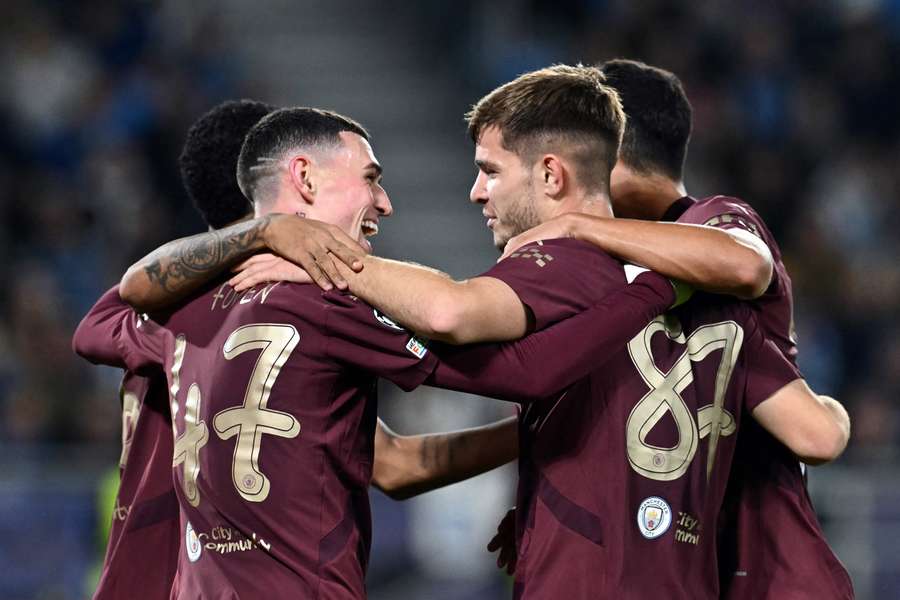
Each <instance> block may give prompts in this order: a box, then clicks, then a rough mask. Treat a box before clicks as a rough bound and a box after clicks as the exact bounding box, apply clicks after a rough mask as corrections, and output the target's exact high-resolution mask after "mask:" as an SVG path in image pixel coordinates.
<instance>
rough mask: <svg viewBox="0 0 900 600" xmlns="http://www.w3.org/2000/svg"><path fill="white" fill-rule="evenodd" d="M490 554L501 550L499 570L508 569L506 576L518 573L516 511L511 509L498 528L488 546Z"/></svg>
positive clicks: (498, 559) (498, 558) (498, 561)
mask: <svg viewBox="0 0 900 600" xmlns="http://www.w3.org/2000/svg"><path fill="white" fill-rule="evenodd" d="M487 549H488V552H494V551H496V550H500V554H499V555H498V556H497V568H498V569H502V568H503V567H506V574H507V575H512V574H513V573H515V572H516V559H517V555H516V509H515V507H513V508H511V509H509V510H508V511H507V512H506V515H505V516H504V517H503V520H501V521H500V525H498V526H497V535H495V536H494V537H493V538H492V539H491V541H490V542H488V545H487Z"/></svg>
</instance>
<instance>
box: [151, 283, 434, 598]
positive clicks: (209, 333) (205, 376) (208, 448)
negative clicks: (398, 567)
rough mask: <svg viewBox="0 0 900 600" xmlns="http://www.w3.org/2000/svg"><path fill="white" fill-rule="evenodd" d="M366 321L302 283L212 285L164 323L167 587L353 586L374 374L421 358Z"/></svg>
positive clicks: (365, 312) (426, 356) (313, 590)
mask: <svg viewBox="0 0 900 600" xmlns="http://www.w3.org/2000/svg"><path fill="white" fill-rule="evenodd" d="M377 317H378V315H376V314H374V313H373V311H372V309H371V308H370V307H368V306H367V305H365V304H363V303H362V302H360V301H358V300H356V299H355V298H353V297H351V296H345V295H341V294H338V293H322V292H321V291H320V290H319V289H318V288H316V287H314V286H300V285H293V284H270V285H269V286H267V287H265V288H255V289H252V290H249V291H248V292H246V293H242V294H238V293H235V292H234V290H233V289H232V288H230V287H228V286H227V285H219V286H217V287H215V288H211V289H209V290H207V291H206V292H205V293H203V294H201V295H200V296H198V297H196V298H195V299H194V300H192V301H191V302H189V303H188V304H187V305H186V306H185V307H184V308H182V309H180V310H179V311H177V312H176V313H175V315H174V316H173V318H172V319H171V320H170V321H169V322H168V324H167V327H168V328H169V330H170V331H171V332H172V333H173V334H174V336H175V337H174V347H173V348H170V350H169V352H168V354H169V356H168V357H167V359H166V360H167V363H168V364H167V369H168V375H169V381H170V386H171V387H170V391H171V393H172V413H173V415H174V421H175V433H176V436H177V437H176V439H175V452H174V461H173V464H174V466H175V478H176V489H177V491H178V496H179V503H180V505H181V509H182V522H183V525H184V527H185V531H184V532H183V534H184V536H185V548H184V549H183V551H182V553H181V557H180V561H179V569H178V571H179V573H178V579H177V581H176V591H175V593H174V594H173V595H175V596H176V597H184V598H197V597H203V598H207V597H208V598H212V597H215V598H232V597H234V598H238V597H240V598H256V597H267V598H328V599H332V598H335V599H337V598H342V599H350V598H353V599H358V598H364V597H365V587H364V578H365V567H366V563H367V556H368V549H369V543H370V537H371V535H370V532H371V525H370V515H369V503H368V494H367V488H368V484H369V480H370V478H371V469H372V455H373V439H374V428H375V419H376V396H375V389H376V375H384V376H386V377H389V378H390V379H392V380H393V381H394V382H396V383H397V384H399V385H401V387H405V388H412V387H415V386H416V385H418V384H419V383H421V381H422V380H424V379H425V377H426V376H427V375H428V373H429V372H430V371H431V369H432V368H433V364H434V363H433V357H432V355H431V354H430V353H427V351H425V350H424V348H423V347H421V345H419V346H416V342H415V341H414V338H411V337H410V336H409V334H407V333H406V332H405V331H403V330H401V329H399V328H397V327H396V326H394V325H393V324H392V323H390V324H387V323H385V322H384V320H383V319H382V320H379V319H378V318H377ZM410 348H411V349H410Z"/></svg>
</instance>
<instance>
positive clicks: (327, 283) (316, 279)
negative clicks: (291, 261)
mask: <svg viewBox="0 0 900 600" xmlns="http://www.w3.org/2000/svg"><path fill="white" fill-rule="evenodd" d="M301 266H302V267H303V270H304V271H306V272H307V273H309V276H310V277H312V280H313V283H315V284H316V285H317V286H319V287H320V288H322V289H323V290H325V291H326V292H328V291H331V290H332V288H334V286H333V285H332V283H331V279H330V278H329V277H328V275H326V274H325V272H324V271H323V270H322V269H321V268H320V267H319V263H318V262H316V261H315V260H313V261H312V262H310V264H309V266H307V265H301Z"/></svg>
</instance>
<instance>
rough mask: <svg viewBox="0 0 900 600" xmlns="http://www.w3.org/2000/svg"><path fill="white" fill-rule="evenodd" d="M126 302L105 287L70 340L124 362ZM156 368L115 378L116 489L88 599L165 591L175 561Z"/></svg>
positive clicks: (85, 351)
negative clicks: (121, 337) (121, 332)
mask: <svg viewBox="0 0 900 600" xmlns="http://www.w3.org/2000/svg"><path fill="white" fill-rule="evenodd" d="M130 314H132V310H131V307H130V306H128V305H127V304H125V303H124V302H122V300H121V299H120V298H119V292H118V287H114V288H112V289H111V290H109V291H108V292H106V293H105V294H104V295H103V296H102V297H101V298H100V300H99V301H98V302H97V303H96V304H95V305H94V306H93V308H91V310H90V312H88V314H87V315H86V316H85V317H84V319H83V320H82V321H81V323H80V324H79V326H78V329H77V330H76V331H75V336H74V338H73V340H72V341H73V346H74V348H75V350H76V351H77V352H78V353H79V354H81V356H83V357H84V358H86V359H88V360H89V361H91V362H93V363H95V364H106V365H110V366H117V367H121V368H125V362H124V359H123V356H122V352H121V349H120V348H119V346H118V345H117V344H116V335H115V332H116V329H117V328H118V327H119V326H120V323H121V322H122V319H123V317H125V316H126V315H130ZM166 387H167V386H166V377H165V374H164V373H163V371H162V369H157V371H156V373H155V374H151V375H149V376H147V377H142V376H139V375H136V374H134V373H132V372H130V371H126V372H125V376H124V378H123V379H122V386H121V391H120V400H121V402H122V454H121V456H120V459H119V491H118V493H117V494H116V503H115V508H114V510H113V515H112V524H111V526H110V531H109V542H108V543H107V546H106V555H105V557H104V559H103V567H102V570H101V574H100V580H99V583H98V585H97V590H96V592H95V593H94V599H95V600H103V599H105V598H109V599H118V598H136V599H144V598H146V599H154V600H158V599H160V598H168V596H169V590H170V589H171V588H172V581H173V579H174V577H175V569H176V567H177V565H178V549H179V542H180V538H181V536H180V533H179V530H180V528H179V526H178V499H177V497H176V496H175V488H174V487H173V485H172V466H171V465H172V421H171V418H170V416H169V403H168V392H167V389H166Z"/></svg>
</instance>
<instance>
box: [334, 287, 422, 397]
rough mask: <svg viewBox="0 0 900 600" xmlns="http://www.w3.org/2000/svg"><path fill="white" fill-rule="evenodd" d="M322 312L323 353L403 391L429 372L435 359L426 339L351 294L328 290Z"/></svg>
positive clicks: (420, 382)
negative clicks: (323, 317) (323, 314)
mask: <svg viewBox="0 0 900 600" xmlns="http://www.w3.org/2000/svg"><path fill="white" fill-rule="evenodd" d="M323 297H324V298H325V299H326V301H327V302H328V305H327V310H326V313H325V327H324V330H325V334H326V336H327V341H326V346H327V348H326V355H327V356H329V357H330V358H331V359H333V360H335V361H338V362H340V363H342V364H345V365H349V366H351V367H355V368H358V369H361V370H364V371H367V372H369V373H372V374H373V375H377V376H379V377H384V378H386V379H388V380H390V381H392V382H394V383H395V384H397V385H398V386H400V388H402V389H403V390H405V391H410V390H412V389H415V388H417V387H418V386H419V385H421V384H422V382H424V381H425V379H426V378H427V377H428V376H429V375H430V374H431V372H432V371H433V370H434V367H435V365H436V362H437V359H436V357H435V356H434V353H432V352H431V351H430V350H429V349H428V341H427V340H425V339H422V338H419V337H416V336H414V335H413V334H412V333H410V332H409V331H407V330H406V329H404V328H403V327H401V326H400V325H398V324H396V323H395V322H394V321H393V320H391V318H390V317H388V316H387V315H384V314H382V313H380V312H379V311H378V310H376V309H374V308H372V307H371V306H370V305H368V304H366V303H365V302H363V301H362V300H359V299H357V298H356V297H354V296H349V295H346V294H340V293H335V292H329V293H327V294H324V295H323Z"/></svg>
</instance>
